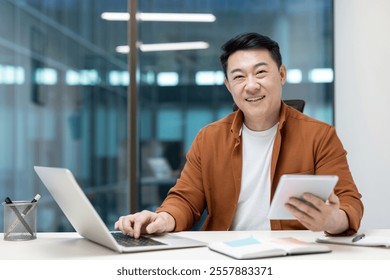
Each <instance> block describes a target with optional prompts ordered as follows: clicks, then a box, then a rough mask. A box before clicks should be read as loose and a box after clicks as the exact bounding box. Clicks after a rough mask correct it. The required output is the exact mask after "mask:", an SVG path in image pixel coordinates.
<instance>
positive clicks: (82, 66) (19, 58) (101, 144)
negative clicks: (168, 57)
mask: <svg viewBox="0 0 390 280" xmlns="http://www.w3.org/2000/svg"><path fill="white" fill-rule="evenodd" d="M126 9H127V3H126V1H105V0H83V1H59V0H58V1H36V0H0V18H1V25H0V155H1V159H0V194H1V197H2V198H3V199H4V198H5V197H6V196H9V197H11V198H12V199H14V200H30V199H32V198H33V197H34V195H35V194H36V193H40V194H41V196H42V198H41V200H40V201H39V206H38V207H39V208H38V230H39V231H67V230H73V229H72V227H71V226H70V224H69V223H68V221H67V219H66V218H65V217H64V216H63V214H62V212H61V211H60V210H59V208H58V207H57V205H56V204H55V203H54V201H53V200H52V198H51V196H50V194H49V193H48V192H47V191H46V188H45V187H43V185H42V183H41V181H40V180H39V178H38V177H37V176H36V174H35V173H34V170H33V166H34V165H43V166H54V167H66V168H69V169H70V170H71V171H72V172H73V173H74V175H75V178H76V180H77V181H78V182H79V184H80V185H81V186H82V188H83V189H84V191H85V192H86V194H87V196H88V198H89V199H90V200H91V202H92V203H93V205H94V206H95V207H96V209H97V210H98V212H99V213H100V215H101V216H102V217H103V219H104V220H105V222H106V223H107V224H108V225H112V224H113V222H114V221H115V219H116V218H117V217H118V215H119V213H125V212H127V211H128V210H127V209H128V193H129V188H128V183H127V182H128V180H127V176H128V172H127V131H128V129H127V85H128V75H127V72H128V71H127V69H128V64H127V57H126V56H122V55H119V54H118V53H117V52H116V51H115V44H116V42H117V41H118V40H123V41H125V42H126V38H127V23H125V22H121V23H117V24H116V25H113V24H112V23H111V22H108V21H105V20H103V19H102V18H101V14H102V13H103V12H105V11H107V10H123V11H126ZM0 221H1V222H0V223H2V222H3V219H0ZM1 228H2V225H1Z"/></svg>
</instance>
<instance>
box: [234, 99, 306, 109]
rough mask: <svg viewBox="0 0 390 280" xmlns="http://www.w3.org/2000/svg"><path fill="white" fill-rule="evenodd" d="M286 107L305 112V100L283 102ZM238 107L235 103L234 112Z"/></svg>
mask: <svg viewBox="0 0 390 280" xmlns="http://www.w3.org/2000/svg"><path fill="white" fill-rule="evenodd" d="M283 102H284V103H286V105H288V106H291V107H293V108H294V109H296V110H298V111H300V112H303V109H305V104H306V103H305V100H303V99H287V100H283ZM237 109H238V107H237V105H236V104H235V103H233V111H237Z"/></svg>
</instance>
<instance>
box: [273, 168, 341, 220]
mask: <svg viewBox="0 0 390 280" xmlns="http://www.w3.org/2000/svg"><path fill="white" fill-rule="evenodd" d="M338 179H339V178H338V176H336V175H294V174H291V175H290V174H289V175H283V176H282V177H280V181H279V184H278V187H277V189H276V191H275V195H274V197H273V199H272V202H271V207H270V209H269V212H268V218H269V219H270V220H296V218H295V217H294V216H293V215H292V214H291V213H290V211H288V210H287V208H286V207H285V204H286V202H287V200H288V199H289V198H290V197H298V198H300V197H302V195H303V194H304V193H306V192H308V193H312V194H314V195H315V196H318V197H319V198H321V199H323V200H324V201H325V200H327V199H328V197H329V195H330V194H331V192H332V190H333V188H334V187H335V186H336V183H337V181H338Z"/></svg>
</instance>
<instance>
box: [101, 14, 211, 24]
mask: <svg viewBox="0 0 390 280" xmlns="http://www.w3.org/2000/svg"><path fill="white" fill-rule="evenodd" d="M101 18H102V19H104V20H110V21H126V20H129V19H130V14H129V13H108V12H107V13H102V15H101ZM137 20H139V21H170V22H214V21H215V20H216V17H215V16H214V15H213V14H199V13H195V14H193V13H137Z"/></svg>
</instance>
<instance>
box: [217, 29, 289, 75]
mask: <svg viewBox="0 0 390 280" xmlns="http://www.w3.org/2000/svg"><path fill="white" fill-rule="evenodd" d="M249 49H267V50H268V51H269V52H270V55H271V57H272V59H273V60H274V61H275V62H276V64H277V65H278V67H280V66H281V65H282V55H281V54H280V50H279V44H278V43H277V42H275V41H274V40H272V39H271V38H269V37H267V36H264V35H261V34H258V33H254V32H251V33H244V34H240V35H238V36H236V37H234V38H232V39H230V40H229V41H227V42H226V43H225V44H223V45H222V47H221V50H222V53H221V55H220V57H219V59H220V61H221V64H222V68H223V72H224V73H225V76H226V77H227V73H226V69H227V61H228V58H229V56H231V55H232V54H233V53H235V52H236V51H239V50H249Z"/></svg>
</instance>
